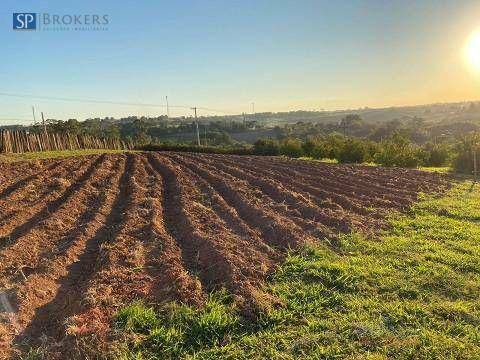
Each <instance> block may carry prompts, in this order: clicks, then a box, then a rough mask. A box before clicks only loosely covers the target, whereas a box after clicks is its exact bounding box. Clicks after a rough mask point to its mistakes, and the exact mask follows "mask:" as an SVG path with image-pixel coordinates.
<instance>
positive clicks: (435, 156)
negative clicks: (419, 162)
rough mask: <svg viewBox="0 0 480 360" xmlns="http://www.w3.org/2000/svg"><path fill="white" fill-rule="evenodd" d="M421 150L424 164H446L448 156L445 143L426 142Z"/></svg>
mask: <svg viewBox="0 0 480 360" xmlns="http://www.w3.org/2000/svg"><path fill="white" fill-rule="evenodd" d="M423 150H424V152H425V153H424V155H425V158H424V161H423V164H424V165H425V166H442V165H445V164H446V162H447V160H448V157H449V151H448V148H447V146H446V145H444V144H432V143H427V144H425V146H424V147H423Z"/></svg>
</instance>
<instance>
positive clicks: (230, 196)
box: [166, 154, 308, 249]
mask: <svg viewBox="0 0 480 360" xmlns="http://www.w3.org/2000/svg"><path fill="white" fill-rule="evenodd" d="M166 155H168V156H170V157H172V158H173V159H175V160H176V161H178V162H181V163H182V164H183V165H184V166H185V167H187V168H189V169H191V170H193V171H194V172H196V173H197V174H198V175H199V176H201V177H202V178H203V179H204V180H205V181H207V182H208V183H210V185H211V186H212V188H214V189H215V191H217V193H218V194H220V195H221V196H222V197H223V199H224V200H225V201H226V202H227V203H228V204H229V205H230V206H231V207H233V208H235V210H236V211H237V213H238V215H239V216H240V217H241V218H242V220H243V221H245V222H246V223H247V224H249V226H250V227H253V228H256V229H258V230H259V231H260V232H261V233H262V239H263V240H264V241H265V242H266V243H267V244H269V245H270V246H274V247H278V248H280V249H287V248H289V247H294V246H296V245H298V244H302V243H305V241H306V240H307V238H308V236H306V234H304V232H303V231H302V229H300V228H299V227H298V226H297V225H296V224H295V223H293V222H292V221H291V220H289V219H288V218H286V217H281V218H280V217H279V215H278V214H276V213H274V212H273V211H269V210H267V209H266V208H264V206H262V205H264V204H262V205H261V202H260V201H258V202H254V201H252V200H250V198H251V194H249V193H248V191H247V190H246V189H245V184H244V183H242V182H241V181H235V180H234V179H233V180H232V179H231V177H230V181H227V179H228V178H229V177H228V175H227V174H225V175H227V176H223V177H222V176H219V175H216V174H215V173H212V172H211V171H208V170H206V169H204V168H201V167H200V166H198V165H197V164H195V163H193V162H191V161H187V160H186V159H181V158H180V157H178V156H177V155H175V154H166ZM253 199H255V197H253Z"/></svg>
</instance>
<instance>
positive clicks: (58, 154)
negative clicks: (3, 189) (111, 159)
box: [0, 149, 125, 162]
mask: <svg viewBox="0 0 480 360" xmlns="http://www.w3.org/2000/svg"><path fill="white" fill-rule="evenodd" d="M122 152H125V150H105V149H88V150H56V151H38V152H26V153H21V154H0V162H17V161H32V160H43V159H53V158H65V157H72V156H83V155H93V154H103V153H108V154H117V153H122Z"/></svg>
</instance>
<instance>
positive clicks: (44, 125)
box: [42, 111, 47, 134]
mask: <svg viewBox="0 0 480 360" xmlns="http://www.w3.org/2000/svg"><path fill="white" fill-rule="evenodd" d="M42 124H43V131H44V132H45V134H46V133H47V125H46V124H45V118H44V117H43V111H42Z"/></svg>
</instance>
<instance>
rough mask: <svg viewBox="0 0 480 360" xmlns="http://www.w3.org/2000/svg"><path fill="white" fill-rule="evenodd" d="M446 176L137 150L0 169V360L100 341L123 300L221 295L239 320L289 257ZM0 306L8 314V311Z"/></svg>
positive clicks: (395, 207)
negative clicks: (37, 348)
mask: <svg viewBox="0 0 480 360" xmlns="http://www.w3.org/2000/svg"><path fill="white" fill-rule="evenodd" d="M447 186H448V181H447V178H446V177H445V176H442V175H439V174H434V173H427V172H422V171H417V170H405V169H396V168H395V169H386V168H380V167H369V166H349V165H334V164H324V163H318V162H307V161H301V160H289V159H283V158H273V157H253V156H233V155H213V154H191V153H135V154H133V153H132V154H104V155H94V156H85V157H76V158H70V159H61V160H58V159H56V160H46V161H37V162H35V163H16V164H0V358H9V357H12V356H13V355H14V354H15V351H16V350H15V349H19V348H22V347H24V346H25V344H28V345H39V344H40V343H41V342H44V343H48V344H49V350H48V357H49V358H52V359H54V358H65V356H68V357H70V358H75V357H76V356H78V353H77V352H76V348H75V347H76V345H75V344H76V342H75V341H72V339H74V338H78V337H81V336H85V335H88V334H92V333H94V334H95V337H96V339H97V340H99V343H100V344H108V334H109V328H110V324H111V320H112V316H113V315H114V313H115V310H116V309H117V308H118V306H121V305H122V304H125V303H128V302H130V301H132V300H134V299H138V298H142V299H146V301H151V302H156V303H161V302H166V301H171V300H177V301H182V302H187V303H191V304H198V305H201V304H202V302H203V300H204V299H205V296H206V294H207V293H208V292H209V291H212V290H215V289H219V288H222V287H224V288H226V289H228V290H229V291H230V292H231V293H233V294H234V295H235V297H236V300H237V302H238V304H239V308H241V309H242V311H243V313H244V314H245V315H246V316H249V315H252V314H253V313H254V312H255V311H256V310H257V309H258V308H261V307H262V306H265V304H269V303H272V302H274V301H275V299H272V298H270V297H269V296H268V295H267V294H265V293H263V292H262V286H261V284H262V280H263V279H264V278H265V276H266V275H267V274H268V273H269V272H270V271H272V270H273V269H274V268H275V265H276V264H278V263H279V261H281V259H282V258H283V256H284V255H285V253H286V251H287V250H288V249H291V248H295V247H297V246H299V245H301V244H304V243H308V242H315V243H321V244H324V245H325V246H332V247H334V246H335V245H334V244H335V241H332V240H334V239H335V237H336V236H337V235H338V234H339V233H345V232H349V231H352V230H354V229H355V230H361V231H363V232H367V233H368V232H375V231H378V230H379V229H381V228H383V227H384V226H385V217H386V215H387V214H389V213H391V212H392V211H405V210H406V209H408V207H409V206H410V205H411V204H412V203H413V202H414V201H415V200H416V199H417V196H418V194H419V192H437V191H441V190H443V189H445V188H446V187H447ZM7 307H11V308H10V310H12V309H13V313H11V312H7V311H8V309H6V308H7Z"/></svg>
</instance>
